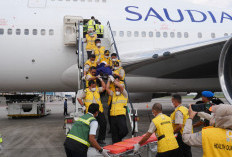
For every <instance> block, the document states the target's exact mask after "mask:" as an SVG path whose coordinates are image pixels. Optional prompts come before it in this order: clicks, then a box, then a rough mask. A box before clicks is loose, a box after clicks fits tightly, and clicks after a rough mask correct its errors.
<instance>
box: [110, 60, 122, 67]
mask: <svg viewBox="0 0 232 157" xmlns="http://www.w3.org/2000/svg"><path fill="white" fill-rule="evenodd" d="M114 62H118V63H119V65H120V63H121V61H120V60H119V59H117V60H116V61H112V59H110V66H111V67H114Z"/></svg>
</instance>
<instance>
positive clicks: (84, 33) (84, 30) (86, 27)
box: [83, 22, 88, 38]
mask: <svg viewBox="0 0 232 157" xmlns="http://www.w3.org/2000/svg"><path fill="white" fill-rule="evenodd" d="M87 32H88V24H87V22H85V23H84V25H83V37H84V38H85V36H86V34H87Z"/></svg>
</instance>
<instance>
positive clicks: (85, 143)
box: [67, 134, 90, 147]
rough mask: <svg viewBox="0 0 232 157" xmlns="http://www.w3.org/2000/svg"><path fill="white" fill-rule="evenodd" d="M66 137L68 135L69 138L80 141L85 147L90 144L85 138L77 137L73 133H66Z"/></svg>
mask: <svg viewBox="0 0 232 157" xmlns="http://www.w3.org/2000/svg"><path fill="white" fill-rule="evenodd" d="M67 137H69V138H71V139H73V140H76V141H78V142H80V143H82V144H84V145H86V146H87V147H89V146H90V144H89V142H87V141H85V140H83V139H81V138H79V137H77V136H74V135H71V134H68V136H67Z"/></svg>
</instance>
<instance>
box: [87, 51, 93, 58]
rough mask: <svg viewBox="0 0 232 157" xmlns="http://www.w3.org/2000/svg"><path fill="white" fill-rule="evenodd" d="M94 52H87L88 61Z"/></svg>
mask: <svg viewBox="0 0 232 157" xmlns="http://www.w3.org/2000/svg"><path fill="white" fill-rule="evenodd" d="M91 54H92V51H87V55H88V59H89V58H90V56H91Z"/></svg>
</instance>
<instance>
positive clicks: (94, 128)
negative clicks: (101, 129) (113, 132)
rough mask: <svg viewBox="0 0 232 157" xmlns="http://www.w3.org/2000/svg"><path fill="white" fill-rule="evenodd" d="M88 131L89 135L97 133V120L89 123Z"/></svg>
mask: <svg viewBox="0 0 232 157" xmlns="http://www.w3.org/2000/svg"><path fill="white" fill-rule="evenodd" d="M89 126H90V131H89V135H96V133H97V128H98V122H97V121H92V122H91V123H90V124H89Z"/></svg>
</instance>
